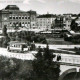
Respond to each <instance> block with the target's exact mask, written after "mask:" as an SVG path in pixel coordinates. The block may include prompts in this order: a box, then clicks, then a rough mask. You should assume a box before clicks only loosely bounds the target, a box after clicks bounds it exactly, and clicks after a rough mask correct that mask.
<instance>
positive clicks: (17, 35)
mask: <svg viewBox="0 0 80 80" xmlns="http://www.w3.org/2000/svg"><path fill="white" fill-rule="evenodd" d="M8 35H9V37H10V40H13V41H15V40H17V41H29V42H33V41H34V42H36V43H46V42H47V41H46V38H45V37H44V36H41V35H40V34H35V33H34V32H31V31H21V32H14V33H8Z"/></svg>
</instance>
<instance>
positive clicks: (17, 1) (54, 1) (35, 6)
mask: <svg viewBox="0 0 80 80" xmlns="http://www.w3.org/2000/svg"><path fill="white" fill-rule="evenodd" d="M7 5H17V6H18V7H19V8H20V10H23V11H28V10H34V11H36V12H37V13H38V14H46V13H51V14H66V13H73V14H79V13H80V0H0V10H1V9H3V8H5V7H6V6H7Z"/></svg>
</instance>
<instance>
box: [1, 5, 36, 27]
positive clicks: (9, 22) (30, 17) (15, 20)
mask: <svg viewBox="0 0 80 80" xmlns="http://www.w3.org/2000/svg"><path fill="white" fill-rule="evenodd" d="M36 16H37V14H36V11H32V10H30V11H21V10H20V9H19V7H18V6H16V5H8V6H7V7H6V8H5V9H2V10H0V29H2V28H3V27H4V26H6V27H7V28H8V29H10V28H13V27H15V26H16V27H18V26H19V27H20V26H21V27H26V28H27V29H30V28H32V29H33V28H35V27H36Z"/></svg>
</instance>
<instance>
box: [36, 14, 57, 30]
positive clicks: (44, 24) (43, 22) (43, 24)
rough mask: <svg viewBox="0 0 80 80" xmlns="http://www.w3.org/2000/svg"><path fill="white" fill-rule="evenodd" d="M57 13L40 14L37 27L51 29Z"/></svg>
mask: <svg viewBox="0 0 80 80" xmlns="http://www.w3.org/2000/svg"><path fill="white" fill-rule="evenodd" d="M55 18H56V17H55V15H53V14H44V15H39V16H38V17H37V23H36V25H37V28H38V29H41V30H49V29H51V26H52V24H53V22H54V20H55Z"/></svg>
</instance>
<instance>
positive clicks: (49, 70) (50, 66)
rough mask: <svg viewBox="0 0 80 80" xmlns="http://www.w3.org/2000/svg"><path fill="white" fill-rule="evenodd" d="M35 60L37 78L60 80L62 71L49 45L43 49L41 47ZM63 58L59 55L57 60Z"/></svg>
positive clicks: (34, 67) (39, 79) (37, 79)
mask: <svg viewBox="0 0 80 80" xmlns="http://www.w3.org/2000/svg"><path fill="white" fill-rule="evenodd" d="M35 57H36V59H35V60H34V61H33V71H34V72H35V75H36V77H35V80H53V79H54V80H58V77H59V73H60V65H59V64H58V62H54V61H53V58H55V57H56V56H55V55H54V54H53V53H52V52H51V51H50V50H49V46H48V45H47V47H46V48H45V49H44V50H43V49H41V48H40V47H39V50H38V53H37V54H36V55H35ZM60 59H61V57H60V56H58V57H57V61H59V60H60Z"/></svg>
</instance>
